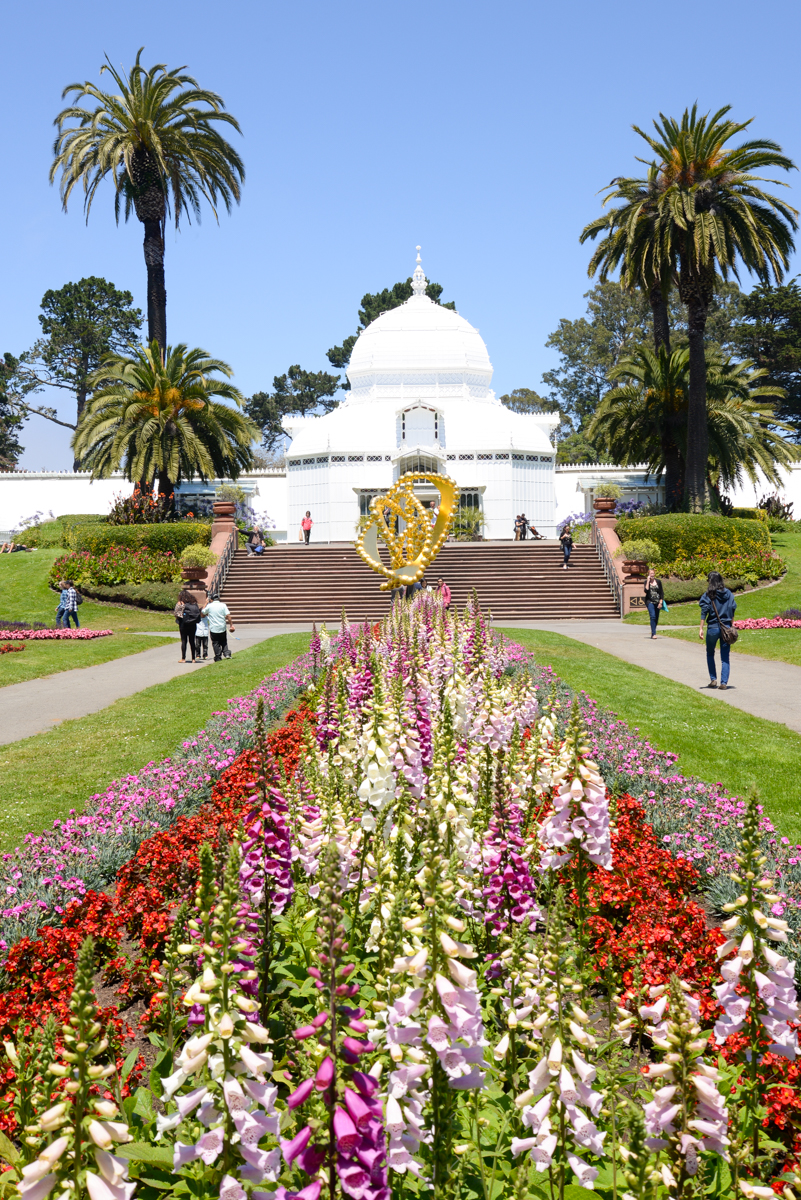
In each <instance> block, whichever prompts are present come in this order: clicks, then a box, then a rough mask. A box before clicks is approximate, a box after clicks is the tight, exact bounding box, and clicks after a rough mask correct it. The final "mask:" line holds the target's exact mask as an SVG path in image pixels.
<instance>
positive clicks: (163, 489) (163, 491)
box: [159, 471, 173, 500]
mask: <svg viewBox="0 0 801 1200" xmlns="http://www.w3.org/2000/svg"><path fill="white" fill-rule="evenodd" d="M172 494H173V486H172V480H171V479H170V477H169V475H166V474H165V473H164V472H163V471H160V472H159V498H161V497H162V496H163V497H164V499H165V500H167V499H169V497H170V496H171V495H172Z"/></svg>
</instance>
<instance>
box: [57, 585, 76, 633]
mask: <svg viewBox="0 0 801 1200" xmlns="http://www.w3.org/2000/svg"><path fill="white" fill-rule="evenodd" d="M66 584H67V589H66V592H67V594H66V598H65V596H64V592H62V593H61V603H62V605H63V607H64V618H63V620H64V628H65V629H69V627H70V617H72V619H73V621H74V622H75V628H76V629H80V628H81V623H80V621H79V620H78V605H79V604H80V603H81V600H80V597H79V596H78V593H77V592H76V590H75V584H74V583H73V582H72V580H71V579H68V580H67V581H66Z"/></svg>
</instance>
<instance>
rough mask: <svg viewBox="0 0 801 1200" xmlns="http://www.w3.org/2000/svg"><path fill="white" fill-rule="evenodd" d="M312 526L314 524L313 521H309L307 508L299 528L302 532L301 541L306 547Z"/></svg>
mask: <svg viewBox="0 0 801 1200" xmlns="http://www.w3.org/2000/svg"><path fill="white" fill-rule="evenodd" d="M313 524H314V521H313V520H312V519H311V513H310V512H309V510H308V508H307V509H306V516H305V517H304V518H303V520H302V521H301V523H300V527H301V529H302V530H303V540H304V541H305V543H306V545H307V546H308V544H309V538H310V537H311V531H312V525H313Z"/></svg>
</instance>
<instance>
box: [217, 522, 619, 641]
mask: <svg viewBox="0 0 801 1200" xmlns="http://www.w3.org/2000/svg"><path fill="white" fill-rule="evenodd" d="M570 562H571V565H570V570H569V571H563V570H562V551H561V548H560V546H559V544H558V543H556V542H530V541H526V542H449V543H448V544H447V545H445V546H443V548H442V550H441V551H440V553H439V555H438V557H437V559H436V561H435V562H434V565H433V567H432V568H431V569H430V570H429V572H428V574H427V577H426V581H427V582H428V583H430V584H432V585H435V584H436V581H437V579H438V578H439V577H441V578H443V579H444V580H445V581H446V583H447V584H448V585H449V587H450V589H451V592H452V593H453V601H454V603H455V604H457V605H458V606H459V607H461V606H462V605H464V603H465V601H466V599H467V596H468V593H469V591H470V589H471V588H475V589H476V591H477V592H478V597H479V600H480V601H481V604H482V606H483V607H484V608H489V609H491V610H492V615H493V617H494V618H495V619H496V620H498V621H504V620H506V621H513V620H521V621H523V620H540V621H553V620H565V619H570V618H574V619H582V618H583V619H587V618H604V619H609V620H614V619H616V618H617V617H618V616H619V614H618V612H617V611H616V609H615V606H614V603H613V600H612V594H611V591H610V589H609V585H608V583H607V582H606V579H605V578H604V574H603V571H602V569H601V565H600V562H599V560H598V555H597V552H596V550H595V548H594V547H592V546H576V547H574V549H573V554H572V557H571V560H570ZM380 582H381V581H380V579H379V577H378V575H376V574H375V573H374V572H373V571H371V570H370V569H369V568H368V567H367V566H365V564H364V563H363V562H362V560H361V559H360V558H359V556H358V554H357V553H356V551H355V550H354V548H353V546H351V545H349V544H347V543H342V544H339V545H330V546H315V545H313V544H312V545H310V546H274V547H272V548H270V549H269V550H266V551H265V553H264V554H263V555H262V556H261V557H255V558H248V557H247V554H246V552H245V551H244V550H238V551H237V552H236V555H235V557H234V560H233V562H232V564H231V568H230V570H229V573H228V578H227V579H226V581H225V585H224V587H223V594H222V595H223V599H224V600H225V603H226V604H227V605H228V607H229V608H230V610H231V615H232V617H233V619H234V621H235V622H237V621H239V622H241V623H243V624H253V623H259V624H261V623H264V624H267V623H273V622H276V623H280V622H287V623H289V622H304V621H318V622H319V621H327V622H328V624H329V625H330V624H331V623H332V622H335V621H338V620H339V617H340V614H341V612H342V608H343V607H344V608H345V611H346V612H347V614H348V617H349V618H350V620H352V621H357V620H358V621H363V620H365V618H370V619H371V620H372V619H378V618H380V617H383V616H384V615H385V614H386V612H387V610H388V609H389V607H390V595H389V593H388V592H381V591H379V583H380Z"/></svg>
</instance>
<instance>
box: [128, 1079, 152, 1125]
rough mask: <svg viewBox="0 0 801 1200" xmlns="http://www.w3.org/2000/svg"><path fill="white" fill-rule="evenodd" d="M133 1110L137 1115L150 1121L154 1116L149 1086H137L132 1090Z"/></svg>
mask: <svg viewBox="0 0 801 1200" xmlns="http://www.w3.org/2000/svg"><path fill="white" fill-rule="evenodd" d="M133 1099H134V1105H133V1111H134V1112H135V1113H136V1115H137V1116H138V1117H142V1119H143V1120H145V1121H152V1120H153V1117H154V1111H153V1093H152V1092H151V1091H150V1089H149V1088H145V1087H139V1088H137V1089H136V1091H135V1092H134V1097H133Z"/></svg>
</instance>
